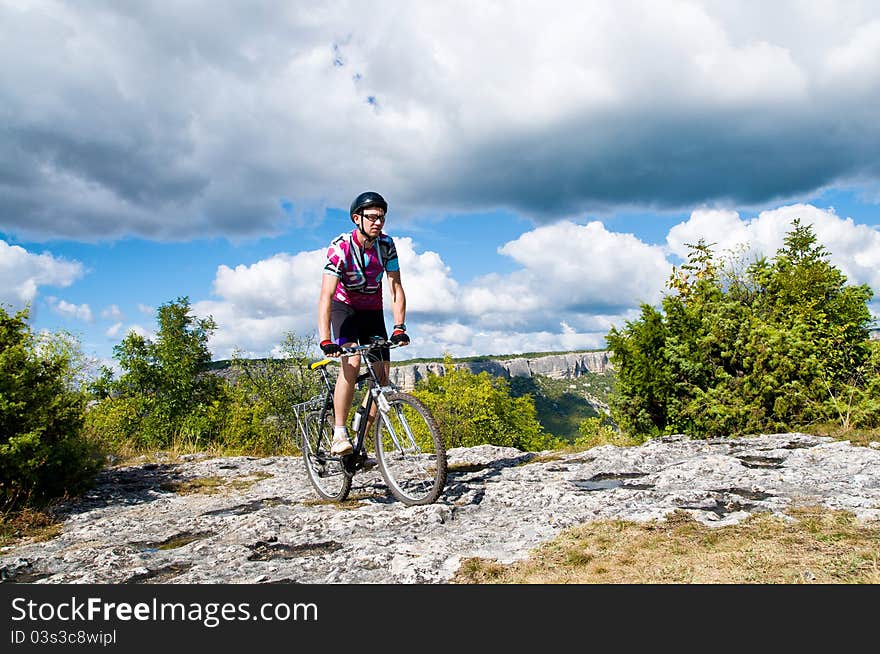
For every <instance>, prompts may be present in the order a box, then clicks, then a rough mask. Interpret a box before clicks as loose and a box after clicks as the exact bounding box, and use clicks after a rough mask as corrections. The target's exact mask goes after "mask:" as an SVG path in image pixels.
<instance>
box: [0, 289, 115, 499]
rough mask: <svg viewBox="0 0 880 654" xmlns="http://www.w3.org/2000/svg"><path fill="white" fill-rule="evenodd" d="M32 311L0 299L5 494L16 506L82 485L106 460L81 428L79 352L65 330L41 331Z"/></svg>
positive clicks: (0, 455) (1, 483)
mask: <svg viewBox="0 0 880 654" xmlns="http://www.w3.org/2000/svg"><path fill="white" fill-rule="evenodd" d="M27 319H28V310H27V309H24V310H22V311H20V312H18V313H16V314H14V315H10V314H9V313H8V312H7V311H6V310H5V309H4V308H3V307H2V306H0V500H2V502H3V503H4V504H5V505H7V506H11V507H14V506H17V505H21V504H24V503H26V502H28V501H31V502H36V503H41V502H45V501H47V500H49V499H51V498H54V497H59V496H62V495H64V494H66V493H74V492H77V491H79V490H81V489H82V488H83V487H85V486H86V485H87V484H88V483H89V481H90V480H91V478H92V477H93V475H94V473H95V472H96V471H97V470H98V468H99V467H100V464H99V459H98V457H97V456H96V453H95V451H94V450H93V448H92V447H91V446H90V445H89V443H88V442H87V441H86V440H85V438H84V437H83V433H82V424H83V411H84V408H85V402H86V395H85V393H84V392H83V391H82V389H81V388H77V387H76V385H75V382H76V377H77V364H78V362H79V361H80V360H81V355H80V354H79V352H78V351H77V350H76V349H75V344H74V342H73V341H72V340H71V339H69V338H67V337H66V336H65V335H63V334H45V335H40V336H35V335H34V334H33V332H32V331H31V328H30V326H29V325H28V323H27Z"/></svg>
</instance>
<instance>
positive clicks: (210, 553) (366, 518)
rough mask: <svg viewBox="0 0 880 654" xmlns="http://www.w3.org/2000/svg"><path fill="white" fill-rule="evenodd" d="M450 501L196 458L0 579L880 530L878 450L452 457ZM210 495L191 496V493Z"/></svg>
mask: <svg viewBox="0 0 880 654" xmlns="http://www.w3.org/2000/svg"><path fill="white" fill-rule="evenodd" d="M448 454H449V470H450V472H449V481H448V484H447V487H446V489H445V491H444V493H443V495H442V496H441V498H440V500H439V501H438V502H437V503H435V504H433V505H430V506H418V507H407V506H404V505H403V504H401V503H400V502H397V501H395V500H394V499H393V498H392V497H391V496H390V495H389V494H388V492H387V489H386V487H385V484H384V482H383V480H382V478H381V476H380V475H379V474H378V471H377V470H376V469H374V470H371V471H370V472H368V473H364V474H360V475H357V476H356V477H355V478H354V486H353V488H352V496H351V499H350V500H348V501H346V502H344V503H342V504H337V503H328V502H320V501H318V500H317V497H316V495H315V494H314V493H313V491H312V489H311V487H310V486H309V483H308V481H307V479H306V475H305V469H304V467H303V462H302V460H301V459H300V458H299V457H283V456H276V457H268V458H254V457H223V458H204V457H189V458H188V459H187V460H178V461H166V462H162V463H158V464H157V463H143V464H140V465H135V466H130V467H122V468H113V469H108V470H105V471H104V472H103V473H102V474H101V475H100V477H99V479H98V484H97V486H96V487H95V488H93V489H92V490H91V491H89V492H88V494H86V495H85V496H84V497H82V498H79V499H78V500H75V501H71V502H69V503H68V504H66V505H64V506H63V507H62V508H61V513H60V515H61V517H62V518H63V525H62V529H61V532H60V534H58V535H57V536H55V537H54V538H52V539H50V540H48V541H41V542H34V543H25V544H21V545H17V546H15V547H13V548H8V547H7V548H5V549H4V550H3V551H2V556H0V580H3V581H17V582H28V583H52V584H55V583H157V582H158V583H191V584H208V583H210V584H234V583H279V582H283V583H407V584H409V583H412V584H424V583H445V582H448V581H449V580H450V579H451V577H452V576H453V575H454V574H455V572H456V570H457V569H458V566H459V564H460V562H461V561H462V560H464V559H466V558H468V557H474V556H482V557H488V558H493V559H497V560H499V561H502V562H511V561H514V560H517V559H521V558H524V557H526V556H528V554H529V552H530V550H532V549H533V548H535V547H536V546H538V545H539V544H541V543H542V542H544V541H547V540H549V539H552V538H553V537H555V536H556V535H558V534H559V532H560V531H561V530H562V529H565V528H567V527H571V526H574V525H577V524H581V523H586V522H590V521H594V520H601V519H622V520H631V521H646V520H662V519H664V517H665V516H667V515H669V514H671V513H672V512H673V511H676V510H684V511H687V512H688V513H690V514H691V515H692V516H693V517H694V518H695V519H696V520H699V521H700V522H702V523H704V524H706V525H710V526H718V525H726V524H733V523H736V522H739V521H741V520H744V519H745V518H747V517H748V516H749V515H751V514H754V513H758V512H771V513H774V514H777V515H780V514H782V513H783V512H784V511H785V510H786V509H788V508H789V507H791V506H794V505H820V506H824V507H828V508H835V509H846V510H848V511H852V512H853V513H854V514H855V515H856V516H857V517H858V518H859V519H861V520H878V519H880V449H876V448H870V447H858V446H854V445H852V444H850V443H849V442H847V441H834V440H832V439H829V438H819V437H814V436H809V435H806V434H774V435H762V436H756V437H750V438H741V439H713V440H690V439H688V438H685V437H683V436H675V437H669V438H663V439H658V440H654V441H649V442H648V443H645V444H644V445H641V446H639V447H630V448H623V447H614V446H610V445H606V446H601V447H595V448H592V449H590V450H587V451H584V452H577V453H569V454H562V453H559V452H540V453H535V452H521V451H519V450H517V449H515V448H500V447H494V446H490V445H482V446H479V447H473V448H454V449H451V450H450V451H449V453H448ZM202 478H209V479H210V480H211V482H212V483H210V484H205V485H204V489H205V490H207V489H210V491H211V492H193V489H198V488H199V486H198V484H194V483H192V482H194V481H197V480H199V479H202Z"/></svg>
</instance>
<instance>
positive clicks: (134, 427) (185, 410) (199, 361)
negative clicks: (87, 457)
mask: <svg viewBox="0 0 880 654" xmlns="http://www.w3.org/2000/svg"><path fill="white" fill-rule="evenodd" d="M157 317H158V331H157V334H156V339H155V340H150V339H146V338H144V337H143V336H140V335H139V334H136V333H135V332H129V333H128V335H127V336H126V337H125V338H124V339H123V341H122V342H121V343H120V344H119V345H117V346H115V347H114V348H113V353H114V357H115V358H116V360H117V361H118V362H119V366H120V368H121V369H122V371H123V372H122V374H121V375H120V377H119V379H113V374H112V372H111V371H109V370H108V369H106V368H105V369H104V370H103V373H102V375H101V377H100V378H99V379H98V380H97V381H96V383H95V384H94V385H93V387H92V390H93V392H94V393H95V394H96V395H97V396H98V397H102V398H103V400H102V401H101V402H100V403H99V405H98V406H97V407H95V408H93V409H92V410H91V411H89V415H88V418H87V419H88V423H89V424H88V428H89V430H90V431H91V432H96V431H97V429H98V426H99V425H100V427H101V431H100V432H98V433H100V434H101V435H102V436H103V437H104V438H106V439H108V440H110V441H111V442H117V443H121V442H127V443H135V444H137V445H140V446H145V447H146V446H149V447H165V446H167V445H169V444H170V443H171V442H172V440H173V439H174V438H175V437H177V436H179V435H184V436H187V437H195V438H196V440H203V441H206V442H207V441H209V440H212V438H213V437H215V436H216V425H215V424H214V423H213V422H212V420H211V415H210V412H209V411H208V410H207V409H208V407H210V406H211V405H212V404H213V403H214V402H215V401H216V400H217V398H218V396H220V395H221V393H222V389H221V386H222V380H221V379H219V378H218V377H216V376H215V375H209V374H203V371H204V369H205V367H206V366H207V364H208V363H210V361H211V353H210V351H209V350H208V346H207V342H208V338H209V337H210V335H211V333H212V332H213V331H214V329H216V324H215V323H214V321H213V319H212V318H210V317H209V318H204V319H196V318H195V317H193V316H192V315H191V314H190V304H189V298H187V297H180V298H178V299H177V300H176V301H173V302H169V303H167V304H163V305H162V306H161V307H160V308H159V311H158V316H157Z"/></svg>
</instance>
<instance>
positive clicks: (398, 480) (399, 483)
mask: <svg viewBox="0 0 880 654" xmlns="http://www.w3.org/2000/svg"><path fill="white" fill-rule="evenodd" d="M385 399H387V400H388V403H389V405H390V409H389V411H388V412H387V413H386V412H382V411H380V412H379V415H377V416H376V426H375V442H374V445H375V448H376V460H377V462H378V464H379V472H380V473H381V474H382V477H383V479H385V483H386V484H387V485H388V489H389V490H390V491H391V494H392V495H394V497H396V498H397V499H398V500H400V501H401V502H403V503H404V504H406V505H408V506H414V505H420V504H431V503H433V502H435V501H437V498H439V497H440V494H441V493H442V492H443V488H444V486H445V485H446V447H445V445H444V444H443V437H442V436H441V435H440V428H439V427H438V426H437V421H436V420H434V416H432V415H431V412H430V411H429V410H428V408H427V407H426V406H425V405H424V404H422V403H421V402H420V401H419V400H418V399H416V398H415V397H414V396H412V395H410V394H408V393H399V392H392V393H385ZM410 435H411V436H412V440H410ZM413 441H414V442H415V445H416V447H415V448H414V447H413Z"/></svg>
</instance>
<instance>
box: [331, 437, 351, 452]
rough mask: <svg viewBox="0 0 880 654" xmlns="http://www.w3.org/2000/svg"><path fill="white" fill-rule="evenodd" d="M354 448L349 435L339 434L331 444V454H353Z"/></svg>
mask: <svg viewBox="0 0 880 654" xmlns="http://www.w3.org/2000/svg"><path fill="white" fill-rule="evenodd" d="M353 449H354V448H353V447H352V445H351V441H350V440H348V437H347V436H343V435H342V434H339V435H337V436H334V437H333V444H332V445H331V446H330V454H332V455H333V456H343V455H344V454H351V452H352V450H353Z"/></svg>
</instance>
